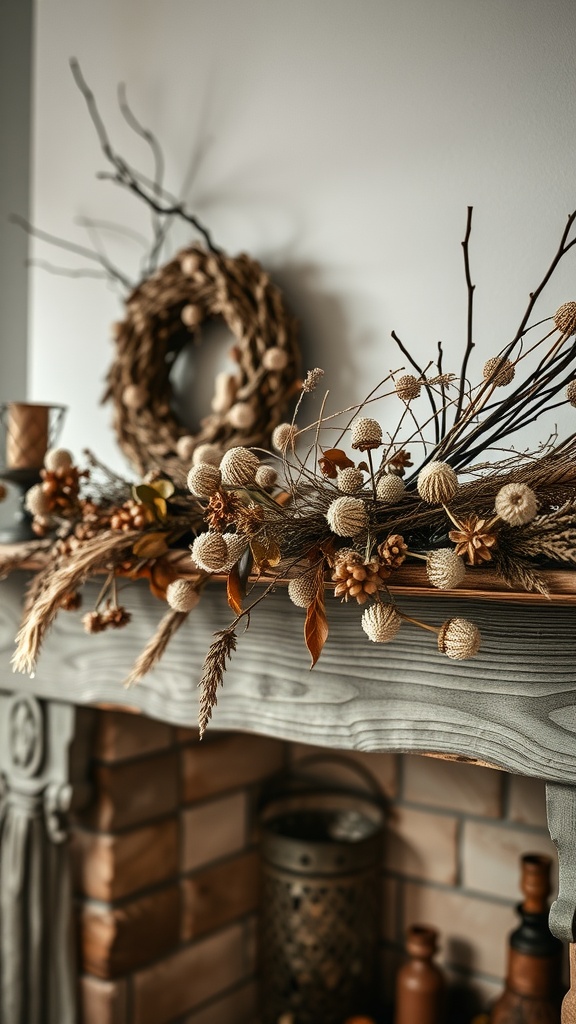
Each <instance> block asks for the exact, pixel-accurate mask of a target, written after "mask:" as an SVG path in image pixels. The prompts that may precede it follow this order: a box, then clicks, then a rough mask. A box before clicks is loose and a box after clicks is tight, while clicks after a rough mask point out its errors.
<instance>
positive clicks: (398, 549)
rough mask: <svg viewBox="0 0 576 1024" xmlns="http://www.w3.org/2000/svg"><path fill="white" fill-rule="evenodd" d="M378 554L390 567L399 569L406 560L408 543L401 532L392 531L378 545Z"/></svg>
mask: <svg viewBox="0 0 576 1024" xmlns="http://www.w3.org/2000/svg"><path fill="white" fill-rule="evenodd" d="M378 554H379V555H380V558H381V559H382V562H383V564H384V565H385V566H386V567H387V568H388V569H399V568H400V566H401V565H402V563H403V562H405V561H406V555H407V554H408V545H407V544H406V542H405V541H404V537H403V536H402V535H401V534H400V533H391V534H390V535H389V536H388V537H386V540H383V541H382V543H381V544H379V545H378Z"/></svg>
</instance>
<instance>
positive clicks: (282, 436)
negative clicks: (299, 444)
mask: <svg viewBox="0 0 576 1024" xmlns="http://www.w3.org/2000/svg"><path fill="white" fill-rule="evenodd" d="M297 433H298V430H297V428H296V427H295V426H294V424H293V423H280V424H279V425H278V426H277V427H276V428H275V430H274V431H273V432H272V447H273V448H275V449H276V451H277V452H285V451H286V450H287V449H288V448H293V447H294V439H295V437H296V434H297Z"/></svg>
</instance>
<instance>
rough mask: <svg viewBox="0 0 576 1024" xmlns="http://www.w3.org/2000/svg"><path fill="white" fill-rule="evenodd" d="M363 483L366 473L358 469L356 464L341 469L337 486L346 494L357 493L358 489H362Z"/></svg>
mask: <svg viewBox="0 0 576 1024" xmlns="http://www.w3.org/2000/svg"><path fill="white" fill-rule="evenodd" d="M363 484H364V474H363V472H362V470H361V469H356V467H355V466H352V467H349V468H348V469H341V470H340V471H339V473H338V480H337V483H336V486H337V488H338V490H339V491H343V492H344V494H356V491H359V490H361V489H362V485H363Z"/></svg>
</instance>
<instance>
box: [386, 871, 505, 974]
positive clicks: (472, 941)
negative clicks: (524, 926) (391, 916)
mask: <svg viewBox="0 0 576 1024" xmlns="http://www.w3.org/2000/svg"><path fill="white" fill-rule="evenodd" d="M403 908H404V923H405V926H406V927H407V926H408V925H411V924H431V925H433V926H434V927H436V928H438V930H439V932H440V957H439V961H440V962H443V963H446V964H448V965H450V966H454V967H459V968H461V969H462V970H465V971H471V970H473V971H476V972H478V973H479V974H490V975H493V976H494V977H495V978H503V977H504V973H505V970H506V956H507V952H506V951H507V943H508V935H509V933H510V932H511V931H512V929H513V928H514V927H516V926H517V923H518V922H517V919H516V914H515V913H514V909H513V908H512V907H511V906H510V907H508V906H506V904H504V903H497V902H494V901H492V900H488V899H482V898H476V897H474V896H467V895H464V894H463V893H460V892H450V891H449V890H447V889H434V888H427V887H426V886H424V885H418V884H416V883H412V882H410V883H407V884H406V886H405V890H404V899H403Z"/></svg>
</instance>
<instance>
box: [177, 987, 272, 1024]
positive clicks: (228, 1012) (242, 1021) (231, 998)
mask: <svg viewBox="0 0 576 1024" xmlns="http://www.w3.org/2000/svg"><path fill="white" fill-rule="evenodd" d="M257 1002H258V990H257V987H256V983H255V982H254V981H249V982H247V983H246V984H245V985H240V986H236V987H235V988H234V989H233V991H232V992H229V993H228V994H227V995H225V996H223V997H222V998H221V999H215V1000H214V1002H212V1003H210V1004H209V1005H208V1006H203V1007H202V1009H201V1010H197V1011H196V1012H195V1013H191V1014H189V1015H188V1016H187V1017H186V1018H185V1019H184V1022H183V1024H254V1022H255V1021H256V1010H257Z"/></svg>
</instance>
